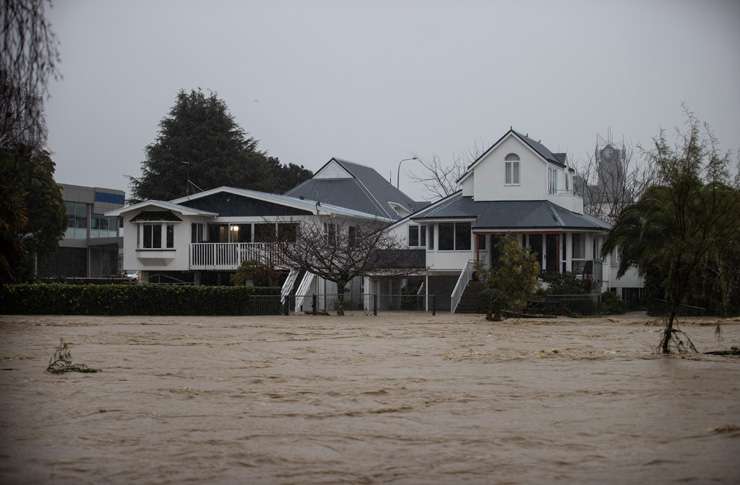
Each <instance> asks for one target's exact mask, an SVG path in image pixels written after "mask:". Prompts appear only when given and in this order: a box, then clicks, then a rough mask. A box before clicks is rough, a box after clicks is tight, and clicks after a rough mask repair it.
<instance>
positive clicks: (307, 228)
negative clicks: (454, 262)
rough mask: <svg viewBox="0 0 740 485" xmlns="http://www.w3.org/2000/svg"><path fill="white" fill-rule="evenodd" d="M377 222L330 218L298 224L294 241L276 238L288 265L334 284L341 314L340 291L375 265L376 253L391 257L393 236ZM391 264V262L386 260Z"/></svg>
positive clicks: (341, 300) (395, 244)
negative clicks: (385, 253)
mask: <svg viewBox="0 0 740 485" xmlns="http://www.w3.org/2000/svg"><path fill="white" fill-rule="evenodd" d="M383 227H384V226H383V225H382V224H377V223H358V222H355V221H347V220H342V219H338V218H330V219H324V220H323V221H322V220H319V219H318V218H317V219H316V220H315V221H311V222H308V223H304V224H302V225H301V226H300V227H299V229H298V234H296V236H295V241H294V242H288V241H278V242H277V244H278V245H279V247H280V252H281V258H282V259H283V261H285V262H286V263H287V264H288V265H290V266H293V267H296V268H299V269H301V270H303V271H307V272H309V273H313V274H315V275H316V276H318V277H320V278H323V279H325V280H327V281H331V282H333V283H336V285H337V315H344V291H345V287H346V286H347V284H349V282H350V281H352V279H353V278H355V277H357V276H361V275H364V274H365V273H367V272H368V271H370V270H372V269H374V268H376V267H378V265H379V253H383V252H385V251H387V254H390V255H391V256H392V257H395V254H396V253H397V251H389V250H394V249H397V248H398V247H399V246H398V243H397V242H396V240H395V239H394V238H392V237H390V236H389V235H387V234H386V233H385V232H384V231H383ZM389 267H393V264H389Z"/></svg>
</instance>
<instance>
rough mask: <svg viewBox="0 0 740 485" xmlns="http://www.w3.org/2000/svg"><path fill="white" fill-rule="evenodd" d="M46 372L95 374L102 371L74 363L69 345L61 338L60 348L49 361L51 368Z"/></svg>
mask: <svg viewBox="0 0 740 485" xmlns="http://www.w3.org/2000/svg"><path fill="white" fill-rule="evenodd" d="M46 372H51V373H52V374H64V373H65V372H84V373H94V372H100V371H99V369H93V368H92V367H88V366H86V365H85V364H74V363H72V351H71V350H69V344H67V343H66V342H65V341H64V339H63V338H60V339H59V347H57V348H56V350H55V351H54V354H53V355H52V356H51V358H50V359H49V366H48V367H47V368H46Z"/></svg>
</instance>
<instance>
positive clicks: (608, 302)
mask: <svg viewBox="0 0 740 485" xmlns="http://www.w3.org/2000/svg"><path fill="white" fill-rule="evenodd" d="M625 311H627V309H626V305H625V304H624V302H623V301H622V300H620V299H619V297H618V296H617V294H616V293H612V292H611V291H605V292H604V293H602V294H601V305H600V307H599V313H602V314H606V315H609V314H617V313H624V312H625Z"/></svg>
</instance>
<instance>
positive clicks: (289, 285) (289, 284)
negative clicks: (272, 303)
mask: <svg viewBox="0 0 740 485" xmlns="http://www.w3.org/2000/svg"><path fill="white" fill-rule="evenodd" d="M300 272H301V270H299V269H298V268H290V273H288V277H287V278H285V281H284V282H283V287H282V288H281V289H280V303H285V299H286V298H288V297H289V296H290V292H291V291H292V290H293V286H295V280H296V279H298V274H299V273H300Z"/></svg>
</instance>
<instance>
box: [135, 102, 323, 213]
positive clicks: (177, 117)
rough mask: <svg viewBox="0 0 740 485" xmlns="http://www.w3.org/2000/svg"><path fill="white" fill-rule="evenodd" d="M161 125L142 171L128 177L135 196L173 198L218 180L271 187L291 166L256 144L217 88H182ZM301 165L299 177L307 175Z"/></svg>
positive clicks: (271, 189) (269, 189) (264, 188)
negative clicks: (230, 111) (260, 148)
mask: <svg viewBox="0 0 740 485" xmlns="http://www.w3.org/2000/svg"><path fill="white" fill-rule="evenodd" d="M159 126H160V131H159V134H158V136H157V139H156V140H155V141H154V143H152V144H150V145H148V146H147V147H146V160H144V161H143V162H142V174H141V177H139V178H132V179H131V188H132V191H133V195H134V197H135V198H137V199H157V200H171V199H175V198H177V197H182V196H184V195H187V194H189V193H193V192H198V191H199V189H202V190H208V189H212V188H214V187H219V186H221V185H228V186H232V187H239V188H245V189H253V190H262V191H266V192H275V191H276V187H278V188H282V185H281V182H280V181H282V180H284V178H283V177H282V173H281V172H282V171H283V170H288V171H289V170H291V169H290V167H286V166H284V165H282V164H281V163H280V161H279V160H278V159H277V158H274V157H268V156H267V155H266V154H265V153H264V152H263V151H261V150H259V149H258V147H257V140H255V139H254V138H251V137H249V136H248V135H247V134H246V132H245V131H244V130H243V129H242V128H241V127H240V126H239V125H238V124H237V123H236V121H235V120H234V117H233V116H232V115H231V113H229V111H228V108H227V106H226V103H225V102H224V101H223V100H222V99H220V98H219V97H218V96H217V95H216V94H215V93H206V92H204V91H202V90H201V89H197V90H191V91H190V92H186V91H184V90H181V91H180V92H178V93H177V98H176V100H175V105H174V106H173V107H172V109H171V110H170V112H169V114H168V116H166V117H165V118H164V119H163V120H162V121H161V122H160V125H159ZM300 169H302V170H303V171H304V173H302V174H300V176H299V177H298V178H301V177H305V178H302V179H301V181H302V180H305V179H306V178H308V177H310V176H311V172H309V171H307V170H305V169H303V168H302V167H300ZM285 190H287V189H285Z"/></svg>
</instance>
